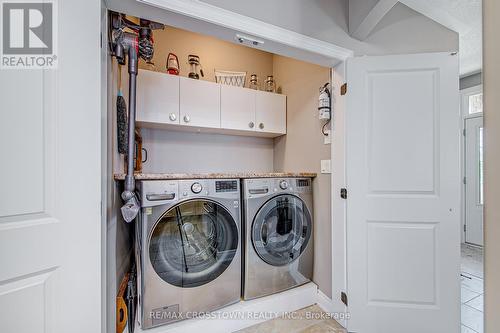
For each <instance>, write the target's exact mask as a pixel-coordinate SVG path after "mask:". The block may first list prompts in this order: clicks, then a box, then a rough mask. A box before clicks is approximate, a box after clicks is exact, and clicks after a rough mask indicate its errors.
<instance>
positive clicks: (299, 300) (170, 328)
mask: <svg viewBox="0 0 500 333" xmlns="http://www.w3.org/2000/svg"><path fill="white" fill-rule="evenodd" d="M323 295H324V294H323ZM324 297H325V298H327V297H326V296H324ZM327 299H328V298H327ZM316 303H319V302H318V287H317V286H316V284H314V283H312V282H311V283H308V284H305V285H303V286H300V287H297V288H294V289H290V290H287V291H284V292H281V293H278V294H274V295H271V296H267V297H262V298H258V299H254V300H250V301H242V302H239V303H237V304H233V305H230V306H228V307H225V308H224V309H221V310H219V311H215V312H213V313H212V315H213V316H211V318H208V319H207V318H203V319H202V318H197V319H188V320H184V321H180V322H177V323H173V324H170V325H166V326H161V327H156V328H152V329H148V330H142V329H140V328H139V327H138V326H137V327H136V329H135V332H144V333H191V332H203V333H231V332H235V331H238V330H241V329H244V328H247V327H250V326H253V325H256V324H259V323H261V322H264V321H266V320H270V319H272V316H279V315H280V314H283V313H285V312H291V311H295V310H298V309H302V308H305V307H308V306H310V305H313V304H316ZM325 304H326V303H325ZM321 307H322V308H323V306H321ZM323 309H324V310H327V311H329V310H328V309H325V308H323ZM269 316H271V317H269ZM249 317H253V318H249ZM229 318H231V319H229ZM233 318H236V319H233Z"/></svg>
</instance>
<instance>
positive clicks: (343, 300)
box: [340, 292, 347, 306]
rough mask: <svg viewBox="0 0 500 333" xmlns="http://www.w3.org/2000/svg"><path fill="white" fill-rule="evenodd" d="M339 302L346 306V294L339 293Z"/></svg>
mask: <svg viewBox="0 0 500 333" xmlns="http://www.w3.org/2000/svg"><path fill="white" fill-rule="evenodd" d="M340 300H341V301H342V303H344V304H345V306H347V294H346V293H345V292H341V293H340Z"/></svg>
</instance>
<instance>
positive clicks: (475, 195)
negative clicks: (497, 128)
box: [465, 117, 483, 246]
mask: <svg viewBox="0 0 500 333" xmlns="http://www.w3.org/2000/svg"><path fill="white" fill-rule="evenodd" d="M482 163H483V117H475V118H468V119H466V120H465V179H466V184H465V241H466V242H467V243H472V244H476V245H481V246H482V245H483V184H482V183H483V180H482V179H483V170H482V168H483V167H482Z"/></svg>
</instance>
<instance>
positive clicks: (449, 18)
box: [400, 0, 482, 76]
mask: <svg viewBox="0 0 500 333" xmlns="http://www.w3.org/2000/svg"><path fill="white" fill-rule="evenodd" d="M400 2H402V3H404V4H405V5H407V6H408V7H410V8H412V9H413V10H416V11H418V12H420V13H422V14H423V15H425V16H427V17H429V18H431V19H432V20H434V21H436V22H438V23H440V24H442V25H444V26H445V27H447V28H449V29H451V30H453V31H456V32H457V33H458V34H459V38H460V53H459V55H460V75H461V76H467V75H469V74H474V73H477V72H480V71H481V68H482V0H400Z"/></svg>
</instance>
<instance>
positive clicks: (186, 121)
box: [184, 115, 191, 123]
mask: <svg viewBox="0 0 500 333" xmlns="http://www.w3.org/2000/svg"><path fill="white" fill-rule="evenodd" d="M190 121H191V118H190V117H189V116H187V115H186V116H184V122H185V123H189V122H190Z"/></svg>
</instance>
